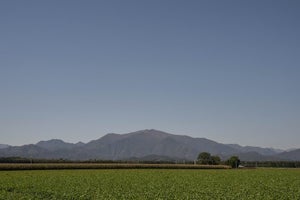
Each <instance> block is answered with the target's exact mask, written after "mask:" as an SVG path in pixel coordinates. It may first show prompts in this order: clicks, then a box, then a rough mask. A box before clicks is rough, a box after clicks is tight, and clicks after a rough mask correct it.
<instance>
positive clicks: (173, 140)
mask: <svg viewBox="0 0 300 200" xmlns="http://www.w3.org/2000/svg"><path fill="white" fill-rule="evenodd" d="M203 151H206V152H209V153H211V154H213V155H220V156H221V157H222V158H224V159H225V158H228V157H229V156H231V155H238V156H239V157H240V158H241V159H242V160H248V161H263V160H286V159H290V160H295V159H294V158H296V160H300V159H298V157H297V156H298V155H299V152H298V151H297V150H296V151H295V153H292V154H291V155H290V154H287V156H286V157H285V155H286V154H284V153H280V156H277V153H278V151H279V152H280V151H281V150H276V149H271V148H260V147H250V146H247V147H242V146H240V145H236V144H234V145H233V144H230V145H226V144H221V143H218V142H215V141H212V140H208V139H205V138H192V137H189V136H183V135H173V134H169V133H165V132H162V131H158V130H154V129H151V130H142V131H137V132H133V133H128V134H114V133H110V134H107V135H105V136H103V137H101V138H99V139H97V140H93V141H91V142H88V143H86V144H84V143H81V142H79V143H76V144H73V143H67V142H64V141H62V140H58V139H53V140H48V141H41V142H38V143H37V144H35V145H24V146H19V147H8V148H5V149H0V157H8V156H20V157H32V158H48V159H49V158H56V159H58V158H64V159H71V160H89V159H102V160H122V159H129V160H130V159H144V160H151V159H152V160H178V159H180V160H182V159H186V160H194V159H196V158H197V155H198V154H199V153H200V152H203Z"/></svg>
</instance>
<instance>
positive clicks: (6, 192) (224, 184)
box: [0, 169, 300, 200]
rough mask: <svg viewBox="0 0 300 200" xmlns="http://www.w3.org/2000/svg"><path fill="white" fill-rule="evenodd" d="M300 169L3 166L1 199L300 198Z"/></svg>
mask: <svg viewBox="0 0 300 200" xmlns="http://www.w3.org/2000/svg"><path fill="white" fill-rule="evenodd" d="M299 186H300V170H299V169H254V170H214V169H212V170H195V169H189V170H187V169H176V170H175V169H122V170H120V169H118V170H117V169H110V170H106V169H102V170H92V169H90V170H33V171H0V199H264V200H266V199H300V187H299Z"/></svg>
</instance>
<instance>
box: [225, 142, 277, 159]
mask: <svg viewBox="0 0 300 200" xmlns="http://www.w3.org/2000/svg"><path fill="white" fill-rule="evenodd" d="M228 146H230V147H232V148H234V149H236V150H237V151H239V152H241V153H248V152H257V153H259V154H261V155H265V156H271V155H275V154H278V153H281V152H283V150H281V149H273V148H262V147H253V146H240V145H238V144H228Z"/></svg>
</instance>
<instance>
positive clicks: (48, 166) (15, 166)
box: [0, 163, 230, 170]
mask: <svg viewBox="0 0 300 200" xmlns="http://www.w3.org/2000/svg"><path fill="white" fill-rule="evenodd" d="M229 168H230V167H228V166H226V165H191V164H126V163H120V164H117V163H111V164H108V163H105V164H103V163H101V164H99V163H95V164H94V163H53V164H52V163H44V164H43V163H37V164H36V163H34V164H24V163H22V164H0V170H43V169H45V170H50V169H229Z"/></svg>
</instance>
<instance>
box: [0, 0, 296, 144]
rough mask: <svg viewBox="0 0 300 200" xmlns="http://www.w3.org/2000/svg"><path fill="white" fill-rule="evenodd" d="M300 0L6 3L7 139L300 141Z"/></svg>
mask: <svg viewBox="0 0 300 200" xmlns="http://www.w3.org/2000/svg"><path fill="white" fill-rule="evenodd" d="M299 10H300V1H298V0H295V1H292V0H287V1H283V0H280V1H274V0H272V1H268V0H264V1H261V0H257V1H241V0H236V1H221V0H220V1H211V0H203V1H198V0H197V1H196V0H195V1H192V0H190V1H183V0H182V1H174V0H170V1H161V0H158V1H155V0H148V1H142V0H137V1H123V0H120V1H113V0H107V1H74V0H72V1H60V0H59V1H54V0H51V1H39V0H36V1H21V0H20V1H13V0H9V1H0V143H7V144H12V145H20V144H28V143H35V142H37V141H39V140H47V139H51V138H60V139H63V140H65V141H68V142H77V141H83V142H87V141H89V140H92V139H97V138H99V137H101V136H103V135H104V134H106V133H109V132H115V133H126V132H131V131H136V130H140V129H150V128H154V129H159V130H163V131H166V132H170V133H174V134H185V135H190V136H193V137H205V138H209V139H212V140H216V141H218V142H222V143H239V144H241V145H256V146H264V147H266V146H268V147H278V148H291V147H300V12H299Z"/></svg>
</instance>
